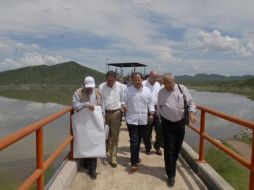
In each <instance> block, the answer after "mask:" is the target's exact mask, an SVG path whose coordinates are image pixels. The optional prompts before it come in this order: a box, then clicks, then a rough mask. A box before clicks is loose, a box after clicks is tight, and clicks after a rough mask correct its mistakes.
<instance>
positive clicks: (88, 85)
mask: <svg viewBox="0 0 254 190" xmlns="http://www.w3.org/2000/svg"><path fill="white" fill-rule="evenodd" d="M84 85H85V87H86V88H94V87H95V82H94V78H93V77H90V76H88V77H85V79H84Z"/></svg>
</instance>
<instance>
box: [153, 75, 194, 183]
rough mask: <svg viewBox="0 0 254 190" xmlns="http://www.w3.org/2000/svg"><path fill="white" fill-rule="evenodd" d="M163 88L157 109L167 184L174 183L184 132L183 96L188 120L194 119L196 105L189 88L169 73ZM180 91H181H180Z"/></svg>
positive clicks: (192, 120)
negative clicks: (177, 81)
mask: <svg viewBox="0 0 254 190" xmlns="http://www.w3.org/2000/svg"><path fill="white" fill-rule="evenodd" d="M163 84H164V88H162V89H161V90H160V91H159V94H158V102H157V111H158V113H159V114H160V116H161V126H162V133H163V142H164V161H165V168H166V173H167V176H168V182H167V183H168V186H169V187H173V186H174V184H175V175H176V161H177V159H178V156H179V153H180V150H181V147H182V142H183V139H184V134H185V118H184V96H185V97H186V101H187V104H188V105H189V106H190V122H192V123H194V122H195V120H196V116H195V113H196V106H195V104H194V102H193V100H192V97H191V94H190V92H189V90H188V89H187V88H186V87H185V86H184V85H177V84H176V83H175V80H174V76H173V74H171V73H167V74H164V76H163ZM181 91H182V92H181Z"/></svg>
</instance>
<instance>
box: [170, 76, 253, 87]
mask: <svg viewBox="0 0 254 190" xmlns="http://www.w3.org/2000/svg"><path fill="white" fill-rule="evenodd" d="M175 78H176V81H177V82H178V83H182V84H186V85H194V86H196V85H208V84H209V85H220V84H221V83H223V84H231V83H232V84H234V82H235V81H245V80H248V79H251V78H253V76H251V75H244V76H229V77H227V76H223V75H218V74H197V75H195V76H188V75H183V76H176V77H175Z"/></svg>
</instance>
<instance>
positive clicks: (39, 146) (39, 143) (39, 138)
mask: <svg viewBox="0 0 254 190" xmlns="http://www.w3.org/2000/svg"><path fill="white" fill-rule="evenodd" d="M36 160H37V169H40V170H42V171H43V128H42V127H41V128H39V129H38V130H37V131H36ZM37 189H38V190H43V189H44V171H43V172H42V175H41V176H40V177H39V178H38V180H37Z"/></svg>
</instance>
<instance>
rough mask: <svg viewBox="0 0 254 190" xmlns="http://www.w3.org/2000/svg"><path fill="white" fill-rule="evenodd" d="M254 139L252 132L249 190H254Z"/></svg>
mask: <svg viewBox="0 0 254 190" xmlns="http://www.w3.org/2000/svg"><path fill="white" fill-rule="evenodd" d="M253 139H254V130H252V152H251V167H250V179H249V180H250V181H249V190H254V140H253Z"/></svg>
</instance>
